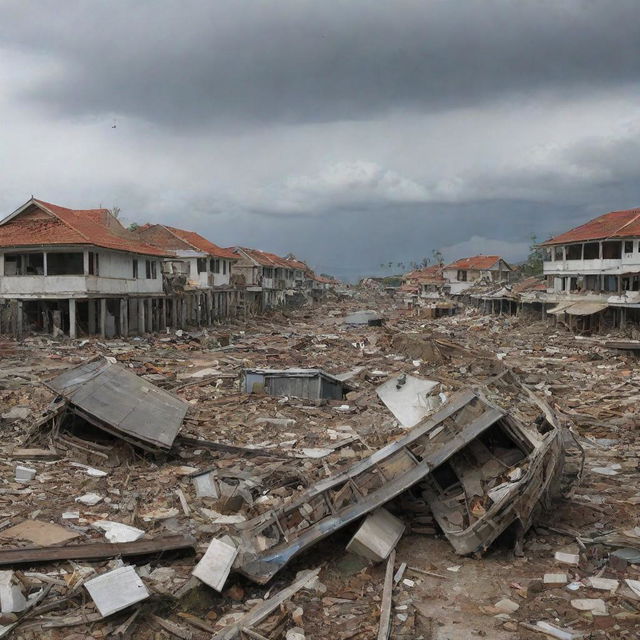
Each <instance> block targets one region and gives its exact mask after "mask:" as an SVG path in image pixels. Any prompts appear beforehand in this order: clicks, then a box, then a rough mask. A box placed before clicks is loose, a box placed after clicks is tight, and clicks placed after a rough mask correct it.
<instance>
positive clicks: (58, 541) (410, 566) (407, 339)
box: [0, 295, 640, 640]
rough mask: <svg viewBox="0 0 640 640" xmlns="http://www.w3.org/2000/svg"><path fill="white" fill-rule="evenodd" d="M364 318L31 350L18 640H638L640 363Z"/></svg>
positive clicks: (21, 386) (17, 442)
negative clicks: (601, 634)
mask: <svg viewBox="0 0 640 640" xmlns="http://www.w3.org/2000/svg"><path fill="white" fill-rule="evenodd" d="M364 302H365V304H367V305H368V306H371V307H375V306H376V305H375V304H374V302H375V300H374V299H373V296H371V295H370V296H369V297H368V298H365V300H364ZM362 303H363V300H361V299H353V300H348V301H344V300H339V301H333V302H330V303H328V304H327V305H326V306H325V307H324V308H323V309H322V312H321V313H316V314H313V315H311V314H310V313H309V311H308V310H307V309H301V310H299V311H296V312H294V313H292V314H290V315H288V316H285V315H277V314H274V315H272V316H271V317H269V318H261V319H253V320H251V321H249V322H248V323H246V324H242V325H240V324H236V325H233V324H231V325H228V326H226V327H221V328H219V329H217V330H215V331H212V332H206V331H201V332H198V333H193V334H190V333H188V332H180V333H179V335H178V333H176V334H171V335H166V336H160V335H159V336H148V337H144V338H138V339H133V340H130V341H127V342H122V341H112V342H108V343H106V342H102V343H101V342H87V341H83V342H81V343H68V342H54V341H44V340H42V339H30V340H28V341H26V343H25V344H21V345H16V347H15V348H16V349H20V356H17V355H16V352H12V350H8V352H9V354H10V355H9V356H8V358H7V360H6V365H7V366H6V368H5V370H6V371H9V375H7V376H6V377H0V401H2V402H3V409H2V412H0V413H1V415H2V420H3V423H4V426H5V427H6V434H7V444H6V446H5V447H4V448H3V455H2V461H3V462H4V477H3V479H4V485H3V486H4V488H2V489H0V499H2V501H3V514H2V516H3V518H4V520H3V521H2V522H0V563H1V564H2V565H3V567H4V569H5V570H4V571H3V572H2V575H1V576H0V577H2V581H1V583H0V608H1V609H2V618H1V624H2V625H3V627H2V630H1V631H0V634H4V635H7V634H9V633H12V632H13V630H14V629H15V630H18V631H19V633H21V634H22V636H21V637H25V638H30V637H35V636H36V634H37V635H39V636H42V635H43V634H47V633H48V634H52V635H51V637H56V636H55V633H56V631H55V630H56V629H61V630H63V632H64V634H65V637H67V636H68V635H69V634H68V633H67V632H68V630H69V628H74V627H76V628H78V629H79V630H81V631H82V630H85V631H86V632H88V631H87V630H88V629H89V627H88V626H87V625H92V626H91V632H90V633H91V635H92V637H107V636H115V637H127V635H128V636H129V637H136V638H146V637H149V638H151V637H156V636H157V637H181V638H186V637H190V638H199V637H203V638H204V637H213V638H219V639H222V638H240V637H249V638H267V637H268V638H287V639H288V640H301V639H302V638H322V637H329V636H330V637H336V638H343V639H344V640H347V639H351V638H353V639H356V640H357V639H358V638H361V639H364V638H371V637H376V636H378V637H387V636H388V634H389V633H393V636H394V637H403V636H404V637H411V638H419V637H423V638H430V637H433V638H437V637H442V636H441V635H438V634H440V633H449V632H450V631H451V629H452V625H458V628H459V629H463V628H464V629H469V628H472V629H475V630H476V631H479V632H482V633H484V634H492V635H493V637H497V638H501V637H512V636H510V635H504V634H509V633H512V632H513V631H516V630H517V631H518V633H520V634H527V633H529V632H531V633H532V634H537V633H539V632H542V633H547V634H550V635H551V636H553V637H579V633H581V632H583V631H585V630H590V632H591V631H593V630H594V629H596V630H597V629H604V628H607V629H613V627H615V626H616V625H617V626H618V627H619V629H618V631H620V634H619V637H632V636H631V635H627V636H625V635H624V634H625V633H626V631H627V630H631V629H633V628H634V626H635V625H636V624H637V618H636V617H634V616H636V613H635V612H637V611H638V606H637V602H640V596H638V594H635V592H634V588H637V584H636V582H637V580H638V579H639V578H640V574H639V572H638V570H637V568H636V564H637V563H640V557H636V555H637V553H638V552H637V549H639V548H640V544H638V543H637V540H636V539H640V536H639V535H638V532H637V526H638V523H637V521H636V522H635V523H634V522H633V516H632V511H631V509H633V508H634V507H633V505H635V504H637V502H638V500H637V499H636V498H637V497H636V496H634V495H633V489H632V488H630V487H631V486H632V485H630V484H629V483H628V482H627V481H626V480H628V478H627V474H631V473H634V472H635V470H636V468H637V458H634V456H637V451H638V448H637V447H636V446H635V440H634V433H633V432H630V431H628V430H625V429H626V425H628V424H629V420H630V419H632V416H633V411H637V407H636V406H634V405H633V404H632V403H630V402H627V399H628V397H627V394H626V393H625V392H626V390H627V389H633V388H636V387H635V386H634V385H637V376H636V374H634V372H633V369H632V368H628V367H627V368H625V367H626V366H627V360H626V358H629V357H631V356H627V355H625V354H621V355H618V356H613V357H612V358H613V359H611V358H610V359H608V360H606V361H605V360H600V359H594V357H593V353H594V352H593V347H591V346H590V349H583V350H581V349H580V343H579V342H576V341H575V339H574V338H573V337H570V336H568V335H563V334H552V335H548V334H547V333H545V331H548V330H545V329H543V328H542V327H537V326H535V325H531V324H530V323H529V324H527V325H519V324H518V320H517V319H516V318H504V319H503V318H489V319H487V318H485V317H483V316H480V315H478V314H477V313H464V314H459V315H457V316H451V317H445V318H440V319H438V320H433V321H429V325H428V326H422V324H424V321H423V320H421V319H419V318H415V317H408V316H406V315H405V314H402V313H395V311H394V310H393V309H392V308H386V309H384V310H383V309H382V308H381V307H379V306H377V307H376V308H378V309H379V310H378V311H377V312H376V316H377V317H378V318H379V319H380V320H382V318H384V324H383V323H382V322H380V323H377V322H374V323H370V322H369V320H367V322H366V323H365V322H362V323H355V322H345V321H344V320H345V319H346V318H348V316H349V314H350V313H355V312H357V311H358V308H359V307H358V305H362ZM377 304H378V305H379V301H378V303H377ZM365 315H366V316H368V314H365ZM602 349H603V351H604V349H605V347H602ZM600 367H604V368H600ZM548 372H553V375H549V373H548ZM9 376H11V377H9ZM38 380H41V381H43V382H44V385H42V386H38V385H34V382H36V381H38ZM596 385H600V389H599V392H592V393H590V392H589V389H591V388H594V387H595V386H596ZM585 391H586V394H585ZM599 425H600V426H599ZM585 428H588V429H590V432H589V433H588V434H587V433H585V432H584V429H585ZM612 430H613V431H614V432H615V434H614V435H615V438H612V437H611V436H612ZM11 440H13V442H11ZM621 451H624V454H625V456H626V457H625V458H624V459H623V460H620V453H621ZM584 455H586V462H585V461H584V460H583V457H584ZM9 474H10V475H9ZM576 479H577V480H580V479H582V482H581V483H580V484H579V485H577V484H575V483H574V481H575V480H576ZM602 492H605V493H604V495H603V494H602ZM607 492H610V493H611V495H615V496H616V500H617V502H615V505H616V509H617V511H616V513H615V518H616V519H617V521H618V522H617V524H618V525H620V524H621V523H623V522H624V523H625V524H624V525H622V526H617V527H616V528H615V530H611V529H609V528H607V526H606V525H604V524H603V523H601V524H603V526H601V527H598V526H596V525H597V524H598V521H597V520H595V521H594V520H589V519H588V515H591V516H595V517H596V518H599V519H600V520H604V518H605V514H606V517H607V518H608V521H609V522H611V520H612V518H613V517H614V514H613V513H610V511H609V510H610V507H611V505H612V504H613V503H611V502H610V501H608V500H606V499H605V501H604V502H600V501H599V498H603V497H604V496H606V495H607ZM625 494H628V495H625ZM563 496H564V497H563ZM567 496H568V497H567ZM627 501H628V502H627ZM625 504H626V505H629V507H630V510H629V512H623V510H622V508H623V506H624V505H625ZM551 513H553V514H554V517H553V519H552V517H551V515H550V514H551ZM559 514H561V516H559ZM563 519H564V520H563ZM567 522H569V523H572V524H567ZM581 522H584V523H585V525H584V526H585V527H586V529H587V531H586V533H585V531H582V532H579V531H578V527H579V526H580V524H579V523H581ZM528 530H532V533H531V534H529V535H528V536H526V537H525V535H524V534H525V532H527V531H528ZM587 533H588V535H587ZM565 536H571V537H572V541H571V542H572V545H575V546H571V545H569V546H567V545H566V540H565V541H563V540H562V538H564V537H565ZM558 537H560V542H561V543H562V544H559V543H558V542H557V539H558ZM321 541H323V543H322V544H318V543H319V542H321ZM489 550H490V553H489V555H488V556H486V555H485V556H484V559H482V560H479V559H478V558H480V556H481V555H482V554H486V553H487V551H489ZM634 550H635V553H636V555H634ZM558 552H559V554H560V555H558ZM567 554H568V555H567ZM569 556H571V557H570V558H569ZM567 559H570V561H571V562H570V563H569V564H566V562H565V561H566V560H567ZM563 562H564V564H561V563H563ZM545 563H546V564H548V565H549V566H545ZM554 564H558V566H560V567H565V568H564V569H556V568H554V566H553V565H554ZM489 567H490V569H489ZM561 573H563V574H566V578H567V579H566V582H565V583H563V582H562V581H561V579H560V577H558V575H556V574H561ZM499 575H502V576H504V590H503V592H501V593H499V594H496V597H495V599H491V598H492V596H493V594H494V592H495V591H496V588H498V589H499V590H500V582H499V580H498V578H497V576H499ZM509 575H511V578H507V576H509ZM247 578H248V579H247ZM614 581H617V585H616V588H615V589H613V587H612V588H611V589H609V590H608V591H607V592H606V593H605V592H604V591H602V590H601V589H603V588H604V587H603V585H609V586H611V585H613V582H614ZM267 583H268V584H267ZM576 584H578V586H576ZM263 585H266V586H263ZM453 585H458V586H456V587H455V588H452V586H453ZM538 585H539V586H540V588H538ZM595 585H599V586H595ZM461 589H463V590H464V592H465V593H469V594H472V593H474V589H476V591H475V595H473V597H472V596H471V595H469V596H468V597H467V596H466V597H465V598H464V599H462V600H461V597H462V596H461V594H462V593H463V591H461ZM578 589H584V590H585V593H586V595H585V597H580V598H578V597H576V594H575V591H576V590H578ZM593 590H596V592H597V593H595V592H594V591H593ZM427 594H428V595H427ZM634 594H635V595H634ZM580 595H581V596H582V594H580ZM498 596H499V597H498ZM549 598H552V600H553V603H552V609H553V613H549V610H550V601H549ZM487 599H489V601H488V600H487ZM592 600H593V601H596V600H597V601H599V602H597V603H594V602H591V601H592ZM560 601H562V602H565V601H566V604H567V608H565V609H562V610H560V609H558V606H559V602H560ZM574 601H575V602H574ZM438 603H447V604H443V605H442V606H443V609H438V608H437V607H438ZM602 603H604V608H603V606H602ZM634 603H635V604H634ZM554 607H555V608H554ZM621 607H622V609H623V610H624V607H627V609H626V615H624V616H623V615H621V614H622V613H623V610H621ZM454 609H458V610H459V611H460V614H461V615H462V618H460V619H458V618H457V617H456V616H457V614H446V615H445V614H444V611H451V610H454ZM571 609H573V610H574V611H576V612H578V613H577V616H578V617H577V618H576V615H573V617H572V616H571V615H569V613H568V612H569V611H570V610H571ZM603 611H604V613H603ZM607 624H609V626H608V627H607V626H606V625H607ZM460 625H462V626H460ZM469 625H471V627H470V626H469ZM439 630H440V631H439ZM631 633H633V631H631ZM29 634H31V635H29ZM154 634H156V635H154ZM157 634H160V635H159V636H158V635H157ZM563 634H564V635H563ZM81 636H82V634H80V635H79V636H78V637H81ZM0 637H2V636H1V635H0ZM522 637H526V635H522Z"/></svg>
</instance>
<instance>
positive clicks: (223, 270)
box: [222, 260, 227, 275]
mask: <svg viewBox="0 0 640 640" xmlns="http://www.w3.org/2000/svg"><path fill="white" fill-rule="evenodd" d="M222 274H223V275H227V261H226V260H223V261H222Z"/></svg>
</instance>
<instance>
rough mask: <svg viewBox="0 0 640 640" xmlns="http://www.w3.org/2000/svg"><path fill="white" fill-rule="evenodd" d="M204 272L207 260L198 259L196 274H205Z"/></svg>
mask: <svg viewBox="0 0 640 640" xmlns="http://www.w3.org/2000/svg"><path fill="white" fill-rule="evenodd" d="M206 272H207V259H206V258H198V273H206Z"/></svg>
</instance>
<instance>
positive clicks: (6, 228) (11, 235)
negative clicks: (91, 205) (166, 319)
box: [0, 197, 167, 337]
mask: <svg viewBox="0 0 640 640" xmlns="http://www.w3.org/2000/svg"><path fill="white" fill-rule="evenodd" d="M166 255H167V254H166V253H165V252H164V251H162V250H160V249H158V248H157V247H153V246H151V245H148V244H145V243H144V242H142V241H140V240H139V238H137V237H136V236H135V235H134V234H133V233H131V232H130V231H128V230H127V229H125V228H124V227H123V226H122V225H121V224H120V222H119V221H118V220H117V218H116V217H115V216H113V215H112V214H111V212H110V211H109V210H107V209H82V210H78V209H68V208H66V207H60V206H58V205H54V204H51V203H48V202H44V201H42V200H37V199H35V198H33V197H32V198H31V199H29V200H28V201H27V202H26V203H25V204H23V205H22V206H21V207H19V208H18V209H16V210H15V211H14V212H13V213H12V214H10V215H9V216H7V217H6V218H4V219H3V220H1V221H0V303H1V304H2V310H1V311H0V324H1V326H0V331H3V332H9V331H11V332H12V333H15V334H18V335H21V333H22V331H23V329H33V330H40V331H47V332H48V331H52V332H53V333H54V334H55V335H59V334H61V333H67V334H68V335H69V336H71V337H75V336H76V335H77V334H78V333H79V330H81V331H82V333H83V334H86V335H90V334H101V335H114V334H116V333H117V334H120V335H127V334H128V333H129V331H130V330H136V331H138V332H142V331H145V330H148V329H149V328H150V325H149V322H150V318H151V314H152V311H153V309H154V308H155V307H153V306H152V305H154V304H156V303H157V299H158V298H159V297H161V296H162V295H163V288H162V270H161V261H162V259H163V258H164V257H165V256H166Z"/></svg>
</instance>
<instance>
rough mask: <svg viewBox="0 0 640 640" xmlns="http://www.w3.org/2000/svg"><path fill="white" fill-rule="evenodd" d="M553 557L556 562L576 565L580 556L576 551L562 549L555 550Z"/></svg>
mask: <svg viewBox="0 0 640 640" xmlns="http://www.w3.org/2000/svg"><path fill="white" fill-rule="evenodd" d="M554 558H555V559H556V561H557V562H562V564H571V565H574V566H578V564H579V563H580V556H579V555H578V554H577V553H564V552H563V551H556V553H555V555H554Z"/></svg>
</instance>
